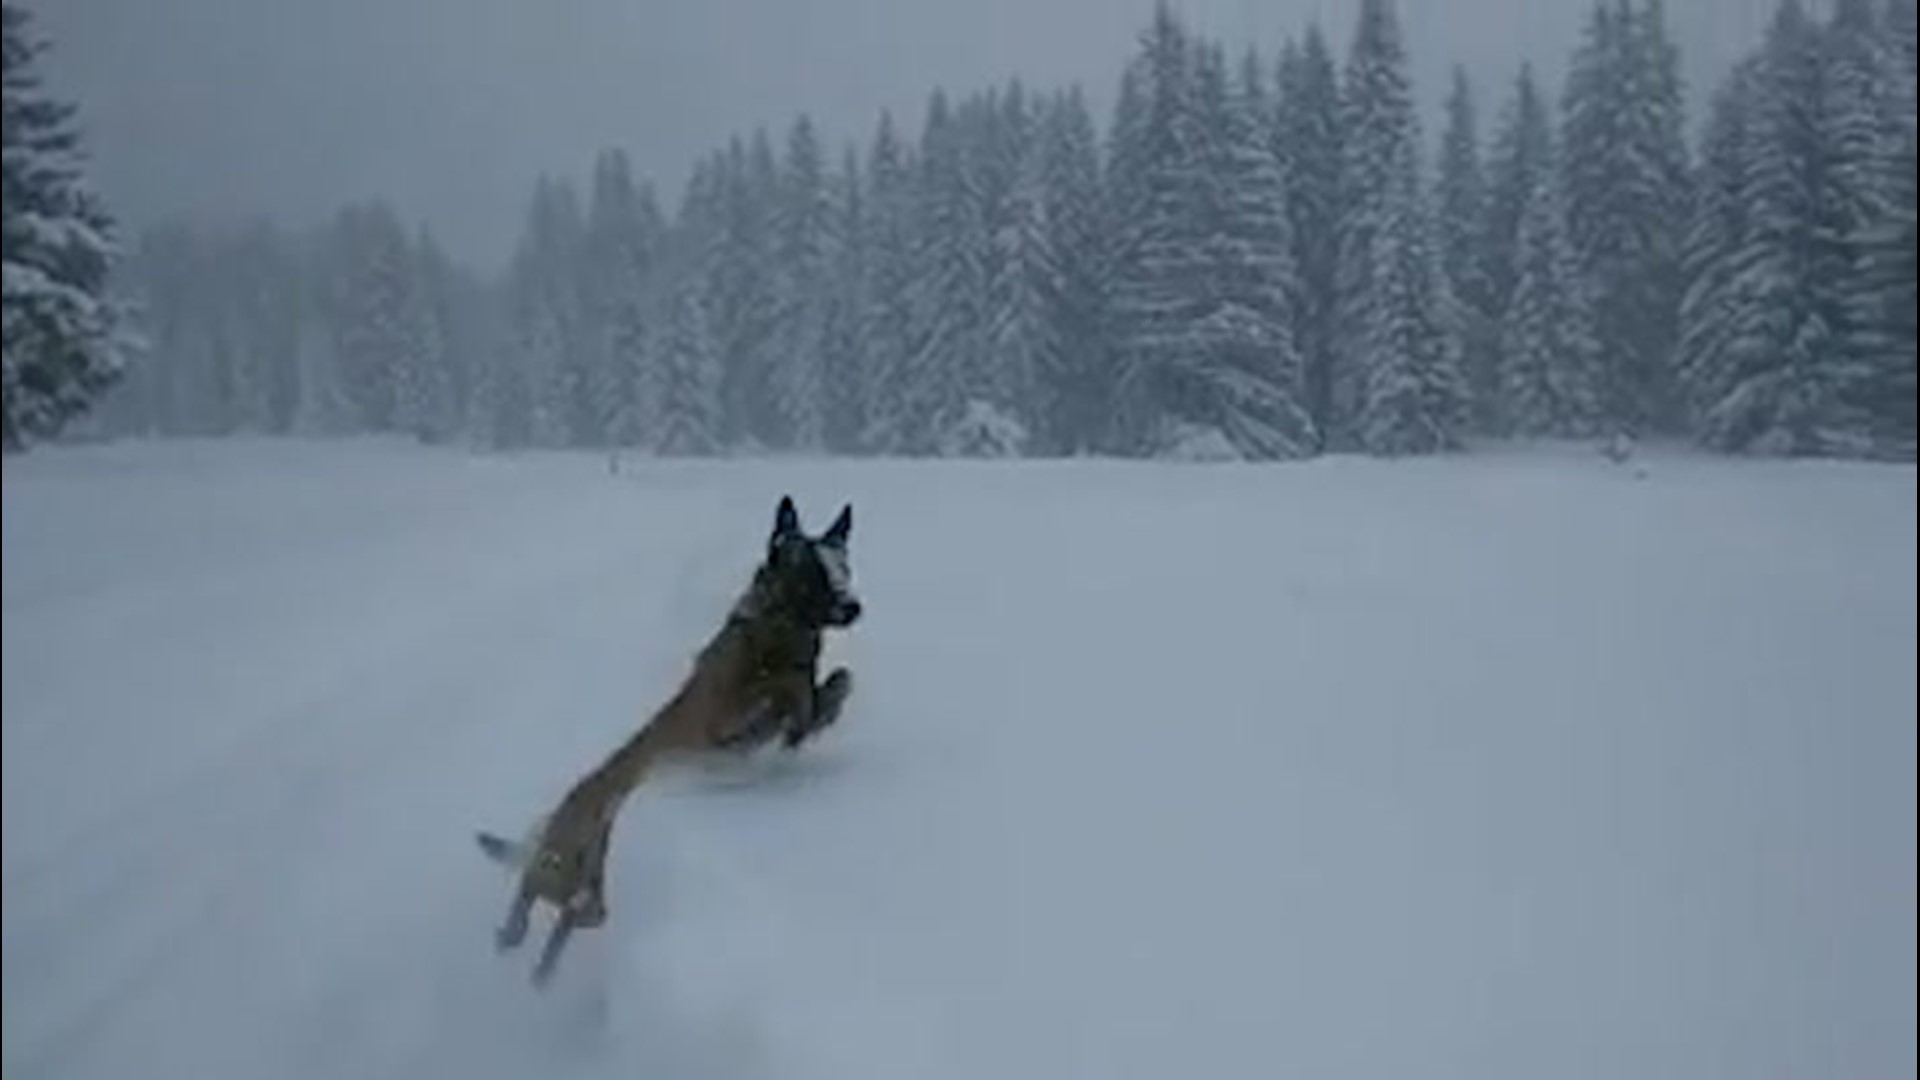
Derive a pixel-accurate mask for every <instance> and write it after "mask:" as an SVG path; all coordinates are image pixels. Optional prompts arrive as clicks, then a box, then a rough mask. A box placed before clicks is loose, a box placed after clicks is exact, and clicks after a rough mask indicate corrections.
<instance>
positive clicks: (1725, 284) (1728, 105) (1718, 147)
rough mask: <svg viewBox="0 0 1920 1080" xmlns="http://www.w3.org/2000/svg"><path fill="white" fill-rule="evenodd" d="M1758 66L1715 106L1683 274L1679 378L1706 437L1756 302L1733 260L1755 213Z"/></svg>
mask: <svg viewBox="0 0 1920 1080" xmlns="http://www.w3.org/2000/svg"><path fill="white" fill-rule="evenodd" d="M1758 86H1759V66H1758V63H1757V61H1755V60H1753V59H1751V58H1750V59H1747V60H1743V61H1741V62H1740V63H1739V64H1737V65H1735V67H1734V68H1733V70H1732V71H1731V72H1730V73H1729V74H1728V75H1727V77H1726V79H1725V80H1724V81H1723V82H1722V84H1721V86H1720V87H1719V89H1718V90H1716V91H1715V92H1714V95H1713V100H1712V102H1711V103H1710V106H1709V111H1708V117H1707V124H1706V128H1705V131H1704V132H1703V134H1702V137H1701V140H1700V163H1699V169H1698V173H1697V176H1696V180H1695V190H1696V198H1695V200H1694V206H1693V214H1692V219H1691V221H1690V222H1689V224H1688V227H1687V238H1686V245H1685V253H1684V259H1683V262H1682V267H1683V270H1684V273H1685V275H1686V280H1687V288H1686V293H1685V294H1684V296H1683V297H1682V299H1681V305H1680V344H1679V357H1678V360H1677V365H1678V377H1679V381H1680V385H1681V389H1682V391H1683V397H1684V400H1685V402H1686V405H1687V411H1688V417H1689V422H1690V424H1691V425H1692V426H1693V428H1694V429H1695V430H1704V428H1705V426H1706V422H1707V417H1708V416H1709V415H1710V414H1711V412H1712V411H1713V409H1714V407H1715V406H1716V405H1717V404H1718V402H1719V400H1720V398H1721V397H1722V396H1723V395H1724V394H1725V393H1726V392H1727V390H1728V389H1729V386H1730V383H1731V381H1732V380H1733V379H1734V378H1735V377H1737V364H1738V360H1737V358H1736V357H1735V355H1734V354H1733V351H1732V349H1731V345H1732V342H1733V330H1734V327H1735V325H1736V324H1737V322H1738V320H1739V317H1740V315H1741V312H1742V311H1743V309H1744V308H1745V307H1746V306H1747V305H1749V304H1750V303H1751V302H1752V300H1751V297H1750V287H1751V286H1752V285H1753V284H1754V282H1752V281H1748V280H1744V279H1742V278H1740V277H1738V276H1736V275H1735V274H1734V272H1733V271H1734V257H1735V256H1736V254H1738V253H1739V252H1740V251H1741V250H1742V249H1743V248H1744V247H1745V246H1746V243H1747V237H1748V235H1749V232H1750V228H1751V226H1750V224H1749V219H1750V218H1751V217H1752V210H1753V207H1752V206H1751V205H1750V203H1749V201H1748V198H1747V181H1748V173H1749V171H1750V168H1751V158H1752V156H1753V153H1754V150H1755V147H1756V146H1757V145H1758V139H1759V134H1758V131H1757V127H1758V125H1757V122H1756V120H1757V118H1756V116H1755V113H1756V105H1757V102H1758V98H1759V90H1758Z"/></svg>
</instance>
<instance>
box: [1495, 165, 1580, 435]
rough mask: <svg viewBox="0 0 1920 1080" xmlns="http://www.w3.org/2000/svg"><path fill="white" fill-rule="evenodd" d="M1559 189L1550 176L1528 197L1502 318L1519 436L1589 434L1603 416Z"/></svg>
mask: <svg viewBox="0 0 1920 1080" xmlns="http://www.w3.org/2000/svg"><path fill="white" fill-rule="evenodd" d="M1557 188H1558V183H1557V180H1556V178H1555V177H1554V176H1553V175H1552V174H1551V173H1549V172H1546V171H1543V172H1542V173H1541V174H1540V175H1539V176H1538V177H1537V179H1536V181H1535V186H1534V190H1533V194H1532V196H1531V197H1530V198H1528V199H1527V203H1526V208H1525V210H1524V211H1522V214H1521V218H1520V235H1519V238H1518V240H1519V243H1518V248H1517V251H1516V260H1515V266H1514V269H1515V271H1516V273H1517V274H1518V279H1517V281H1516V282H1515V285H1514V291H1513V298H1512V302H1511V303H1510V304H1508V306H1507V310H1506V312H1505V315H1504V318H1503V319H1502V321H1501V335H1502V341H1501V347H1500V357H1501V363H1502V370H1501V373H1500V374H1501V383H1502V394H1501V396H1502V399H1503V400H1504V402H1505V413H1506V416H1505V419H1506V422H1507V426H1508V429H1509V430H1511V431H1512V432H1513V433H1514V434H1517V435H1531V436H1539V435H1553V436H1565V437H1573V436H1589V435H1592V434H1594V433H1595V421H1596V419H1597V417H1598V414H1599V401H1598V400H1597V398H1596V394H1595V387H1594V365H1595V363H1596V362H1597V359H1598V342H1597V341H1595V339H1594V336H1593V321H1592V313H1591V312H1590V310H1589V309H1588V307H1587V301H1586V295H1585V291H1584V289H1583V288H1582V284H1581V281H1580V277H1579V272H1578V270H1577V269H1576V268H1575V266H1574V263H1573V252H1572V249H1571V248H1570V247H1569V245H1568V243H1567V237H1566V225H1565V219H1564V217H1563V213H1562V210H1561V206H1560V200H1559V198H1558V190H1557Z"/></svg>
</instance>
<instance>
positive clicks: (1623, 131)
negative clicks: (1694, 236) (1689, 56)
mask: <svg viewBox="0 0 1920 1080" xmlns="http://www.w3.org/2000/svg"><path fill="white" fill-rule="evenodd" d="M1664 19H1665V15H1664V9H1663V6H1662V4H1661V3H1660V0H1644V2H1643V5H1642V6H1641V7H1638V8H1636V7H1633V6H1631V5H1630V3H1629V2H1628V0H1596V4H1595V7H1594V9H1593V14H1592V17H1591V19H1590V21H1589V24H1588V27H1587V31H1586V37H1585V40H1584V41H1583V42H1582V44H1581V46H1580V48H1579V50H1578V51H1577V52H1576V53H1575V55H1574V60H1573V64H1572V67H1571V69H1570V71H1569V73H1568V77H1567V85H1566V89H1565V94H1564V97H1563V101H1562V112H1563V117H1564V120H1563V129H1562V130H1563V148H1562V153H1561V155H1560V159H1561V167H1562V169H1563V172H1564V176H1563V177H1562V185H1563V186H1562V190H1563V191H1564V192H1565V198H1566V204H1567V224H1568V233H1569V237H1570V238H1571V240H1572V243H1573V247H1574V252H1575V256H1576V259H1577V261H1578V263H1579V266H1580V269H1581V272H1582V274H1583V275H1584V276H1585V277H1586V279H1587V280H1588V282H1589V284H1590V288H1591V289H1592V294H1593V297H1594V318H1595V333H1596V335H1597V336H1598V338H1599V341H1600V377H1601V379H1602V385H1601V393H1602V395H1603V399H1604V403H1605V408H1606V412H1607V414H1608V417H1609V420H1610V421H1611V422H1613V423H1617V424H1620V425H1623V426H1624V427H1626V428H1628V429H1633V430H1638V429H1645V428H1664V427H1669V426H1671V425H1672V423H1673V421H1674V420H1675V419H1676V413H1677V410H1676V409H1675V407H1674V396H1673V393H1672V390H1671V386H1670V381H1671V374H1672V370H1673V367H1672V358H1673V349H1674V343H1675V340H1676V320H1677V318H1678V304H1679V297H1680V294H1681V291H1682V289H1681V273H1680V250H1679V240H1678V238H1679V237H1680V236H1681V235H1682V234H1683V231H1684V225H1685V221H1686V212H1687V205H1688V200H1689V198H1690V196H1689V194H1688V191H1687V183H1688V175H1689V173H1688V164H1687V158H1686V146H1685V140H1684V137H1683V124H1684V115H1683V102H1682V100H1681V84H1680V76H1679V70H1678V65H1679V60H1678V55H1677V53H1676V50H1675V49H1674V48H1673V46H1672V45H1671V44H1670V42H1669V41H1668V40H1667V37H1666V30H1665V25H1664Z"/></svg>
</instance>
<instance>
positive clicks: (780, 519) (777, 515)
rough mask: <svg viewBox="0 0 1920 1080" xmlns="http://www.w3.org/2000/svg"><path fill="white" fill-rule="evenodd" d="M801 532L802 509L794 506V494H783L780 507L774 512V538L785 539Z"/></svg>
mask: <svg viewBox="0 0 1920 1080" xmlns="http://www.w3.org/2000/svg"><path fill="white" fill-rule="evenodd" d="M799 532H800V511H798V510H795V509H794V508H793V496H791V495H782V496H781V497H780V508H779V509H778V510H775V511H774V512H773V538H774V539H775V540H784V539H786V538H787V537H789V536H797V535H799Z"/></svg>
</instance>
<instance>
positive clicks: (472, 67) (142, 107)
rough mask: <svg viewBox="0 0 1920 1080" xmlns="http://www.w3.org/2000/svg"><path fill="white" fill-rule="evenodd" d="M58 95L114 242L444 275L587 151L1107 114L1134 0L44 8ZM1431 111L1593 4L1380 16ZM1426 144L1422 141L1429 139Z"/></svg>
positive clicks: (1539, 59) (1714, 66)
mask: <svg viewBox="0 0 1920 1080" xmlns="http://www.w3.org/2000/svg"><path fill="white" fill-rule="evenodd" d="M1356 3H1357V0H1319V2H1304V0H1293V2H1288V0H1184V2H1182V3H1180V4H1177V5H1176V7H1177V8H1178V9H1179V10H1180V11H1181V12H1182V13H1183V14H1184V15H1185V16H1186V18H1187V20H1188V22H1189V23H1190V24H1191V25H1193V26H1194V27H1195V28H1196V29H1199V30H1202V31H1205V32H1207V33H1209V34H1212V35H1216V36H1218V37H1220V38H1222V39H1224V40H1226V41H1228V42H1230V43H1232V44H1234V45H1235V46H1236V47H1237V46H1240V45H1244V44H1258V45H1259V46H1261V48H1262V49H1263V51H1265V52H1267V53H1269V54H1271V52H1272V51H1273V50H1274V49H1275V48H1276V47H1277V45H1278V44H1279V42H1280V41H1281V39H1282V38H1283V36H1284V35H1286V34H1288V33H1290V32H1293V31H1295V30H1297V29H1299V28H1301V27H1303V26H1304V25H1305V24H1306V23H1307V22H1308V21H1309V20H1311V19H1314V18H1318V19H1320V20H1321V21H1322V23H1323V25H1324V26H1325V27H1326V29H1327V31H1328V34H1329V37H1330V40H1331V42H1332V43H1333V45H1334V47H1335V48H1336V50H1337V51H1338V52H1340V53H1344V51H1345V43H1346V39H1347V37H1348V35H1349V32H1350V26H1351V21H1352V11H1353V9H1354V7H1355V6H1356ZM34 6H35V9H36V13H37V14H38V15H39V18H40V20H41V22H42V25H43V26H44V27H45V28H46V30H47V31H48V33H49V35H50V36H51V37H52V38H53V41H54V45H55V50H54V51H53V52H52V53H51V54H49V55H48V57H47V59H46V62H47V65H48V71H49V73H50V76H51V78H52V80H53V81H54V83H55V84H56V85H57V86H58V87H59V88H60V89H61V90H63V91H64V92H66V93H68V94H70V95H71V96H73V97H74V98H76V99H78V101H79V103H80V105H81V107H82V109H83V119H84V121H85V123H86V125H87V128H88V131H89V143H90V149H91V152H92V154H93V157H94V160H95V162H96V167H97V182H98V183H99V185H100V186H101V188H102V189H103V191H104V193H105V194H106V195H107V196H108V197H109V198H110V200H111V201H112V203H113V204H114V206H115V208H116V210H117V211H118V212H119V213H120V214H121V215H122V216H123V217H124V218H126V219H127V221H128V222H129V223H131V224H134V225H136V226H137V225H139V224H142V223H146V222H150V221H153V220H156V219H158V218H162V217H166V216H171V215H176V214H220V215H231V214H240V213H252V212H268V213H272V214H274V215H276V216H278V217H281V218H283V219H284V220H288V221H290V222H306V221H311V220H313V219H315V218H317V217H320V216H323V215H325V214H327V213H330V212H331V211H332V210H333V209H335V208H336V207H337V206H339V205H340V204H341V203H342V202H344V201H347V200H350V199H358V198H367V197H375V196H378V197H382V198H386V199H389V200H391V201H392V202H393V204H394V205H395V206H396V207H397V208H398V209H399V210H400V212H401V213H402V214H404V215H406V216H407V217H409V218H419V219H424V220H426V221H427V222H429V223H430V224H431V225H432V226H433V227H434V229H435V230H436V231H437V232H439V233H440V234H441V237H442V239H443V241H444V243H445V244H446V246H447V248H448V249H449V250H450V251H451V252H452V253H453V254H454V255H456V257H461V258H464V259H469V260H475V261H480V262H485V263H493V262H496V261H497V260H498V259H500V258H501V257H502V256H503V255H504V254H505V252H506V251H507V249H508V247H509V245H510V244H511V243H512V240H513V237H514V236H515V234H516V232H517V230H518V229H519V227H520V224H521V221H522V217H523V209H524V206H525V201H526V199H527V197H528V193H529V191H530V190H531V186H532V183H533V180H534V178H535V177H536V176H538V175H539V174H540V173H541V172H543V171H547V172H553V171H566V172H573V173H580V172H583V171H584V170H585V169H586V167H587V165H588V163H589V160H590V155H591V154H592V153H593V152H594V151H595V150H596V149H599V148H601V147H605V146H615V145H617V146H623V147H625V148H627V149H628V150H629V152H630V153H631V154H632V155H633V159H634V163H635V165H636V167H637V168H638V169H639V171H641V172H642V173H643V174H645V175H647V176H651V177H653V178H654V179H655V180H656V181H658V182H660V183H661V184H662V185H663V191H665V192H667V193H673V192H677V191H678V189H679V186H680V183H681V181H682V179H683V177H684V174H685V171H686V169H687V168H688V166H689V165H690V164H691V162H692V160H693V159H694V157H695V156H696V155H698V154H700V153H701V152H703V151H704V150H706V149H707V148H709V147H711V146H713V145H715V144H716V143H718V142H719V141H721V140H722V139H724V138H725V137H726V136H727V135H728V134H729V133H732V132H735V131H739V130H743V129H747V128H750V127H751V126H753V125H755V124H761V123H764V124H767V125H769V126H770V127H772V128H774V129H775V130H776V131H777V130H778V129H779V128H780V127H781V126H782V125H784V124H785V122H786V121H787V120H788V119H790V118H791V117H792V115H793V114H795V113H796V112H798V111H801V110H806V111H808V112H810V113H812V114H813V116H814V117H815V118H816V120H817V121H819V122H820V124H821V125H822V127H823V129H824V131H825V132H826V133H827V134H828V135H829V136H830V137H831V138H833V139H834V140H835V141H839V140H844V139H848V138H863V139H864V137H865V135H866V134H867V133H868V132H869V131H870V129H871V126H872V123H873V120H874V118H875V116H876V115H877V114H878V112H879V110H881V109H883V108H889V109H892V110H894V111H895V112H896V114H897V115H898V116H899V117H900V118H901V119H902V120H903V121H905V122H906V123H907V124H908V125H909V126H910V127H911V126H914V125H917V123H918V120H919V118H920V115H921V111H922V109H923V108H924V105H925V101H926V96H927V93H928V92H929V90H931V89H932V88H933V87H934V86H936V85H938V86H944V87H946V88H948V89H949V90H951V91H956V92H965V91H968V90H971V89H974V88H977V87H981V86H984V85H986V84H989V83H993V82H998V81H1002V80H1005V79H1007V78H1009V77H1011V76H1014V75H1019V76H1021V77H1022V78H1024V79H1026V80H1027V81H1028V82H1030V83H1032V84H1034V85H1037V86H1042V87H1044V86H1052V85H1057V84H1062V83H1067V82H1075V81H1077V82H1080V83H1081V84H1083V85H1084V86H1085V88H1086V90H1087V91H1088V92H1089V94H1090V97H1091V100H1092V101H1093V102H1094V104H1095V105H1096V107H1098V108H1100V109H1101V110H1102V115H1103V116H1104V110H1105V109H1106V107H1107V105H1108V103H1109V101H1110V94H1111V90H1112V86H1113V83H1114V80H1115V79H1116V78H1117V76H1118V72H1119V69H1120V65H1121V63H1122V62H1123V61H1124V60H1125V58H1126V57H1127V55H1128V53H1129V51H1130V49H1131V47H1132V43H1133V39H1134V37H1135V35H1136V34H1137V33H1138V31H1139V30H1140V28H1141V27H1142V26H1144V24H1145V22H1146V19H1147V17H1148V15H1149V13H1150V11H1151V0H1124V2H1120V0H967V2H964V3H963V2H956V0H814V2H810V3H807V4H799V3H793V2H782V0H651V2H643V0H546V2H534V0H330V2H327V3H314V2H311V0H298V2H296V0H41V2H40V3H38V4H36V5H34ZM1397 6H1398V7H1399V10H1400V16H1401V19H1402V21H1403V25H1404V26H1405V28H1406V32H1407V36H1408V40H1409V44H1410V47H1411V50H1412V53H1413V60H1414V65H1415V66H1414V74H1415V77H1416V79H1417V81H1418V85H1419V88H1420V90H1421V93H1422V95H1423V97H1424V98H1425V99H1426V100H1427V101H1428V103H1429V105H1431V103H1432V101H1433V99H1434V98H1435V97H1436V96H1437V94H1438V91H1439V88H1440V87H1441V86H1442V85H1443V80H1444V77H1445V73H1446V70H1447V67H1448V66H1449V65H1450V64H1452V63H1455V62H1459V63H1463V64H1465V65H1467V67H1468V69H1469V70H1470V71H1471V72H1472V73H1473V74H1474V75H1475V77H1476V79H1477V80H1478V82H1479V83H1480V85H1481V86H1482V87H1483V90H1482V93H1483V96H1491V94H1490V91H1491V87H1492V85H1493V84H1495V83H1502V84H1503V83H1504V80H1505V79H1506V78H1508V76H1509V75H1510V74H1511V72H1512V70H1513V69H1514V67H1515V65H1516V64H1517V63H1518V61H1519V60H1520V59H1521V58H1522V57H1526V58H1530V59H1532V60H1533V61H1534V62H1535V64H1536V65H1537V66H1538V67H1539V68H1540V69H1541V70H1542V72H1543V73H1545V74H1547V75H1549V76H1552V77H1556V78H1557V76H1558V73H1559V71H1560V69H1561V67H1562V65H1563V63H1564V61H1565V58H1566V56H1567V54H1568V52H1569V50H1570V49H1571V48H1572V47H1573V45H1574V44H1575V42H1576V41H1577V39H1578V35H1579V29H1580V25H1581V22H1582V20H1583V18H1584V14H1585V11H1586V9H1587V7H1588V0H1472V2H1469V3H1445V4H1442V3H1437V2H1432V0H1425V2H1420V0H1401V2H1400V3H1399V4H1398V5H1397ZM1769 9H1770V4H1768V3H1767V2H1766V0H1683V2H1675V3H1672V4H1670V10H1669V12H1668V19H1669V23H1670V26H1671V29H1672V31H1673V33H1674V34H1675V36H1676V38H1677V39H1678V40H1679V42H1680V44H1681V46H1682V48H1683V50H1684V58H1685V65H1686V67H1685V71H1686V75H1687V78H1688V82H1689V90H1690V94H1689V97H1690V102H1691V104H1692V105H1693V107H1695V108H1696V110H1697V109H1698V107H1699V105H1700V101H1701V99H1702V98H1703V97H1704V94H1703V92H1702V89H1701V88H1702V86H1703V85H1705V84H1707V83H1709V82H1710V81H1711V80H1712V79H1713V78H1714V77H1716V76H1717V74H1718V73H1719V72H1720V71H1721V70H1723V69H1724V67H1725V66H1726V64H1727V63H1728V62H1730V60H1731V58H1732V57H1734V56H1736V55H1737V54H1738V53H1739V52H1740V51H1741V50H1742V49H1745V48H1747V47H1749V46H1751V45H1752V44H1753V42H1754V41H1755V40H1756V39H1757V37H1758V35H1759V32H1760V29H1761V27H1762V26H1763V25H1764V23H1763V20H1764V19H1765V17H1766V12H1767V11H1768V10H1769ZM1429 134H1431V130H1430V132H1429Z"/></svg>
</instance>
